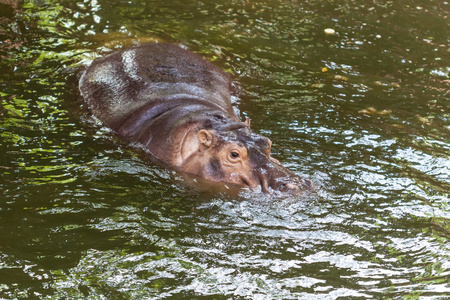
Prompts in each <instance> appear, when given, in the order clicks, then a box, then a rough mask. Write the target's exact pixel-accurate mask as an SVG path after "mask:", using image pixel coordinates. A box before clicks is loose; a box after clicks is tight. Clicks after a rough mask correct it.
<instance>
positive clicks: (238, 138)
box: [79, 44, 313, 193]
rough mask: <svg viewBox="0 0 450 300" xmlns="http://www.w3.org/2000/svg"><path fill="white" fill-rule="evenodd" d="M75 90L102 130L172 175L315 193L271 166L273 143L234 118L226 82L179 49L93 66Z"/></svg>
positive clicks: (134, 52) (116, 57) (137, 51)
mask: <svg viewBox="0 0 450 300" xmlns="http://www.w3.org/2000/svg"><path fill="white" fill-rule="evenodd" d="M79 87H80V91H81V94H82V96H83V99H84V101H85V102H86V103H87V104H88V106H89V109H90V110H91V112H92V113H93V114H94V115H95V116H96V117H97V118H99V119H100V120H101V121H102V122H103V123H104V124H105V125H106V126H108V127H110V128H112V129H113V130H115V131H116V132H117V133H118V135H120V136H121V137H122V138H124V139H126V140H128V141H130V142H138V143H140V144H142V145H143V146H144V147H146V148H147V149H148V150H149V152H150V153H151V154H152V155H153V156H154V157H156V158H157V159H159V160H160V161H162V162H164V163H166V164H168V165H169V166H172V167H173V168H175V169H177V170H180V171H182V172H186V173H189V174H194V175H197V176H200V177H202V178H205V179H207V180H211V181H215V182H224V183H230V184H236V185H239V186H243V187H250V188H257V187H260V188H261V190H262V191H263V192H269V191H270V190H271V189H273V190H278V191H282V192H290V193H299V192H301V191H304V190H309V189H311V188H312V187H313V186H312V183H311V181H309V180H307V179H303V178H300V177H299V176H296V175H295V174H294V173H292V172H291V171H290V170H288V169H286V168H285V167H283V166H282V165H281V164H280V163H279V162H278V161H277V160H276V159H274V158H272V157H271V156H270V149H271V145H272V142H271V141H270V140H269V139H268V138H266V137H264V136H261V135H259V134H256V133H254V132H252V130H251V129H250V121H249V120H248V119H247V120H246V121H245V122H241V121H240V120H239V118H238V117H237V116H236V114H235V113H234V110H233V107H232V105H231V101H230V96H231V77H230V76H229V75H228V74H227V73H225V72H223V71H222V70H220V69H219V68H217V67H216V66H214V65H213V64H211V63H210V62H208V61H206V60H204V59H202V58H201V57H199V56H197V55H195V54H193V53H190V52H188V51H186V50H184V49H182V48H180V47H178V46H176V45H171V44H148V45H143V46H139V47H135V48H131V49H128V50H124V51H120V52H116V53H114V54H111V55H109V56H106V57H103V58H100V59H97V60H95V61H94V62H93V63H92V64H91V66H90V67H88V68H87V69H86V71H85V72H84V73H83V75H82V77H81V78H80V84H79Z"/></svg>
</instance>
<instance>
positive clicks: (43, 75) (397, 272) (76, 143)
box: [0, 0, 450, 299]
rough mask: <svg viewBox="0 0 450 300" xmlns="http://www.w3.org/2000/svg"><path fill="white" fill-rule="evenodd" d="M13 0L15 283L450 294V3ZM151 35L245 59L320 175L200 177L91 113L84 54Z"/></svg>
mask: <svg viewBox="0 0 450 300" xmlns="http://www.w3.org/2000/svg"><path fill="white" fill-rule="evenodd" d="M4 2H5V1H2V2H0V97H1V106H0V298H4V299H183V298H184V299H200V298H202V299H203V298H205V299H338V298H341V299H367V298H375V299H380V298H383V299H389V298H394V299H446V298H448V297H449V296H450V279H449V278H450V243H449V236H450V208H449V191H450V158H449V154H450V141H449V137H450V120H449V117H450V116H449V113H450V108H449V104H450V101H449V100H450V99H449V98H450V97H449V94H448V91H449V65H448V62H449V56H450V55H449V52H450V50H449V26H448V25H449V24H448V15H449V4H448V2H445V1H418V0H413V1H367V0H363V1H333V0H330V1H317V0H308V1H286V0H267V1H244V0H241V1H223V0H213V1H190V0H188V1H186V0H183V1H173V0H166V1H161V0H155V1H144V0H139V1H136V0H132V1H120V0H108V1H106V0H85V1H69V0H66V1H57V0H40V1H24V2H18V3H15V1H6V2H9V3H10V4H4ZM2 3H3V4H2ZM326 28H332V29H334V30H335V34H334V35H327V34H325V33H324V30H325V29H326ZM151 41H165V42H173V43H179V44H181V45H184V46H185V47H187V48H188V49H189V50H191V51H194V52H197V53H199V54H200V55H202V56H204V57H205V58H207V59H209V60H211V61H213V62H214V63H215V64H216V65H218V66H220V67H221V68H223V69H224V70H226V71H227V72H229V73H231V74H232V75H233V77H234V78H235V79H236V83H235V87H236V92H235V97H234V99H233V100H234V102H235V104H236V108H237V109H238V110H239V111H240V116H241V117H242V119H245V117H250V118H251V120H252V127H253V129H254V130H255V131H257V132H259V133H262V134H264V135H266V136H268V137H269V138H270V139H271V140H272V141H273V142H274V144H273V156H274V157H275V158H278V159H279V160H280V161H281V162H282V163H283V164H284V165H286V166H288V167H289V168H290V169H292V170H293V171H294V172H295V173H297V174H299V175H301V176H304V177H307V178H310V179H312V180H313V182H314V183H315V184H316V185H317V186H318V187H319V189H318V192H317V193H316V194H314V195H308V196H302V197H282V196H277V195H275V196H272V197H271V196H267V195H262V194H260V193H255V192H250V191H245V190H243V191H241V193H240V194H239V195H233V194H224V193H211V192H207V191H202V190H198V189H197V188H196V187H195V186H191V185H189V184H186V179H184V178H183V177H182V176H181V175H180V174H176V173H174V172H173V171H170V170H167V169H165V168H163V167H160V166H157V165H155V164H153V163H152V162H151V161H150V160H149V159H147V158H145V157H143V156H142V155H141V154H140V153H136V151H134V150H133V149H132V148H131V147H129V146H128V145H126V144H124V143H122V142H120V141H119V140H118V139H117V138H116V137H115V136H114V133H112V132H110V131H109V130H107V129H106V128H103V127H102V126H101V124H99V123H98V122H96V121H95V120H93V119H92V118H91V117H90V116H89V115H88V114H86V111H85V110H83V109H82V107H81V106H80V103H79V102H78V100H79V95H78V91H77V88H76V81H77V74H78V73H79V71H80V70H81V69H82V68H83V66H84V65H85V64H89V63H90V62H91V61H92V60H93V59H94V58H95V57H98V56H101V55H104V54H106V53H110V52H111V51H113V50H115V49H122V48H126V47H129V46H131V45H133V44H137V43H145V42H151Z"/></svg>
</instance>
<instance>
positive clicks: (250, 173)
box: [181, 119, 313, 194]
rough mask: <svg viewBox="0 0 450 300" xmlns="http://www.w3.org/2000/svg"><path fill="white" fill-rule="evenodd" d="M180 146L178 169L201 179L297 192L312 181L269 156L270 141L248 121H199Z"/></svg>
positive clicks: (266, 191)
mask: <svg viewBox="0 0 450 300" xmlns="http://www.w3.org/2000/svg"><path fill="white" fill-rule="evenodd" d="M189 140H190V142H189V143H185V144H184V145H183V146H182V147H183V150H182V152H183V153H184V155H182V157H184V159H183V162H182V164H181V170H182V171H184V172H187V173H191V174H196V175H199V176H201V177H203V178H205V179H208V180H212V181H216V182H225V183H231V184H236V185H239V186H243V187H249V188H252V189H253V188H257V187H260V188H261V190H262V191H263V192H264V193H269V192H270V190H271V189H272V190H276V191H281V192H288V193H293V194H298V193H300V192H302V191H304V190H311V189H312V188H313V184H312V183H311V181H310V180H307V179H303V178H301V177H299V176H297V175H295V174H294V173H292V172H291V171H290V170H288V169H287V168H285V167H283V166H282V165H281V164H280V163H279V162H278V160H276V159H274V158H272V157H271V156H270V150H271V146H272V142H271V141H270V140H269V139H268V138H266V137H264V136H262V135H259V134H256V133H254V132H253V131H252V130H251V129H250V122H249V120H248V119H247V120H246V122H237V121H232V122H229V120H228V122H226V124H222V126H217V124H215V125H214V126H211V124H203V126H201V127H200V128H197V129H196V130H194V131H193V134H192V138H191V139H189Z"/></svg>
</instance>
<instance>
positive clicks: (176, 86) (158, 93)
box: [80, 43, 234, 128]
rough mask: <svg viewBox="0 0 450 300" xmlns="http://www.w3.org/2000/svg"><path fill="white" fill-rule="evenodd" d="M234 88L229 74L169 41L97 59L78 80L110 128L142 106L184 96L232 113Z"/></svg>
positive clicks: (96, 112)
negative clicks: (231, 95)
mask: <svg viewBox="0 0 450 300" xmlns="http://www.w3.org/2000/svg"><path fill="white" fill-rule="evenodd" d="M230 90H231V77H230V76H229V75H228V74H227V73H225V72H224V71H222V70H221V69H220V68H218V67H216V66H215V65H213V64H212V63H210V62H209V61H206V60H204V59H202V58H201V57H199V56H197V55H196V54H193V53H190V52H189V51H186V50H184V49H182V48H180V47H178V46H176V45H172V44H165V43H157V44H148V45H144V46H139V47H136V48H131V49H127V50H124V51H120V52H116V53H114V54H111V55H108V56H106V57H103V58H100V59H97V60H95V61H94V62H93V63H92V64H91V66H89V67H88V68H87V69H86V71H85V72H84V73H83V75H82V77H81V79H80V91H81V94H82V96H83V98H84V99H85V101H86V102H87V104H88V105H89V107H90V109H91V111H92V113H93V114H94V115H95V116H97V117H98V118H99V119H100V120H101V121H103V122H104V123H105V124H106V125H107V126H110V127H112V128H114V127H115V126H113V125H114V124H119V123H121V120H124V119H126V118H127V116H128V115H129V114H131V113H132V112H133V111H135V110H136V109H138V108H140V107H142V106H144V105H147V106H148V105H149V104H152V103H154V104H155V105H160V104H161V103H168V102H170V101H172V100H174V99H177V100H179V99H180V98H186V99H195V100H196V101H197V102H198V101H200V102H203V101H204V102H205V104H206V103H207V104H208V105H214V106H216V107H218V108H220V109H221V110H223V111H224V112H226V113H228V114H231V115H234V111H233V109H232V106H231V102H230ZM168 105H170V103H168Z"/></svg>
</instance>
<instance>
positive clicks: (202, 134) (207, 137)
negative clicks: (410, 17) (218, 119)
mask: <svg viewBox="0 0 450 300" xmlns="http://www.w3.org/2000/svg"><path fill="white" fill-rule="evenodd" d="M197 137H198V140H199V141H200V144H202V145H203V146H205V147H207V148H209V147H210V146H211V144H212V139H213V135H212V132H211V131H209V130H206V129H202V130H200V131H199V132H198V133H197Z"/></svg>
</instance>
